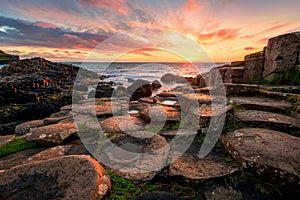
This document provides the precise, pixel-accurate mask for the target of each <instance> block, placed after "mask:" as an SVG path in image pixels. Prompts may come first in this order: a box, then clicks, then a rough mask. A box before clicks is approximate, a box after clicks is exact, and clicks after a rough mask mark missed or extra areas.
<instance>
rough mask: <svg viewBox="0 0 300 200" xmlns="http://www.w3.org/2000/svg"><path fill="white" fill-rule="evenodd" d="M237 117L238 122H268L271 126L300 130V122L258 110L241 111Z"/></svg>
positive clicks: (236, 114) (237, 113)
mask: <svg viewBox="0 0 300 200" xmlns="http://www.w3.org/2000/svg"><path fill="white" fill-rule="evenodd" d="M235 116H236V117H237V120H240V121H244V122H261V123H264V122H267V123H271V124H285V125H288V126H292V127H296V128H298V129H300V122H299V120H297V119H295V118H292V117H289V116H286V115H282V114H276V113H271V112H265V111H257V110H241V111H238V112H236V113H235Z"/></svg>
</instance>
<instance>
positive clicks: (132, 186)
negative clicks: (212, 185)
mask: <svg viewBox="0 0 300 200" xmlns="http://www.w3.org/2000/svg"><path fill="white" fill-rule="evenodd" d="M164 173H168V171H167V170H164ZM108 174H109V176H110V179H111V181H112V191H111V193H110V194H109V195H108V196H106V198H105V199H106V200H115V199H119V200H127V199H132V198H133V197H136V196H139V195H141V194H145V193H147V192H152V191H168V192H170V193H172V194H174V195H176V196H178V197H181V198H182V199H193V200H201V199H202V198H201V192H202V189H201V188H199V189H194V188H192V187H188V186H183V185H181V184H179V183H177V182H175V181H171V180H170V179H167V178H162V179H160V180H156V181H149V182H143V183H134V182H132V181H129V180H127V179H125V178H122V177H119V176H117V175H115V174H114V173H113V172H111V171H109V170H108Z"/></svg>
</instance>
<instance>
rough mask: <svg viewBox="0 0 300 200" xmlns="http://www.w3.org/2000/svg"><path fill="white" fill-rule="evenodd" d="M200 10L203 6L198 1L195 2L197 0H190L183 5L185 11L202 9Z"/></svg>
mask: <svg viewBox="0 0 300 200" xmlns="http://www.w3.org/2000/svg"><path fill="white" fill-rule="evenodd" d="M200 10H202V6H201V5H199V4H198V3H197V2H195V0H188V2H187V3H186V4H185V5H184V7H183V11H184V12H191V11H200Z"/></svg>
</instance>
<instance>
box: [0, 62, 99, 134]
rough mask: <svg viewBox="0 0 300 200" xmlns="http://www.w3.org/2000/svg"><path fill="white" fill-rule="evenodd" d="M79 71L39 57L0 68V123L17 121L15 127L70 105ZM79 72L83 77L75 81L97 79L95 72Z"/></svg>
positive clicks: (76, 68) (73, 67)
mask: <svg viewBox="0 0 300 200" xmlns="http://www.w3.org/2000/svg"><path fill="white" fill-rule="evenodd" d="M79 69H80V68H79V67H75V66H73V65H67V64H60V63H53V62H50V61H48V60H45V59H43V58H32V59H24V60H20V61H18V62H14V63H10V64H9V65H8V66H7V67H5V68H3V69H1V70H0V78H1V79H0V96H1V97H5V98H0V116H1V117H0V124H8V123H11V122H18V123H17V124H16V125H18V124H19V123H21V122H22V121H29V120H33V119H40V118H43V117H46V116H49V115H50V114H52V113H54V112H57V111H58V110H59V109H60V107H62V106H64V105H68V104H71V103H72V88H73V85H74V81H75V79H76V76H77V73H78V71H79ZM80 70H83V72H81V74H82V73H83V74H84V75H85V78H86V79H79V80H81V81H82V84H83V85H84V84H86V80H87V79H88V78H90V79H99V77H98V75H97V74H96V73H93V72H90V71H87V70H84V69H80ZM80 84H81V83H80V82H79V83H77V85H80ZM79 88H82V87H79ZM83 89H84V87H83ZM78 95H79V93H78ZM78 95H75V96H78ZM79 97H80V96H79ZM80 98H81V99H82V96H81V97H80ZM80 98H78V99H80ZM11 129H14V127H12V128H11ZM0 131H1V130H0ZM12 133H14V132H5V133H2V132H1V133H0V134H12Z"/></svg>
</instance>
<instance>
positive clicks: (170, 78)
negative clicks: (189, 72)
mask: <svg viewBox="0 0 300 200" xmlns="http://www.w3.org/2000/svg"><path fill="white" fill-rule="evenodd" d="M160 80H161V81H162V82H164V83H187V80H186V78H184V77H182V76H179V75H174V74H171V73H167V74H164V75H163V76H162V77H161V79H160Z"/></svg>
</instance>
